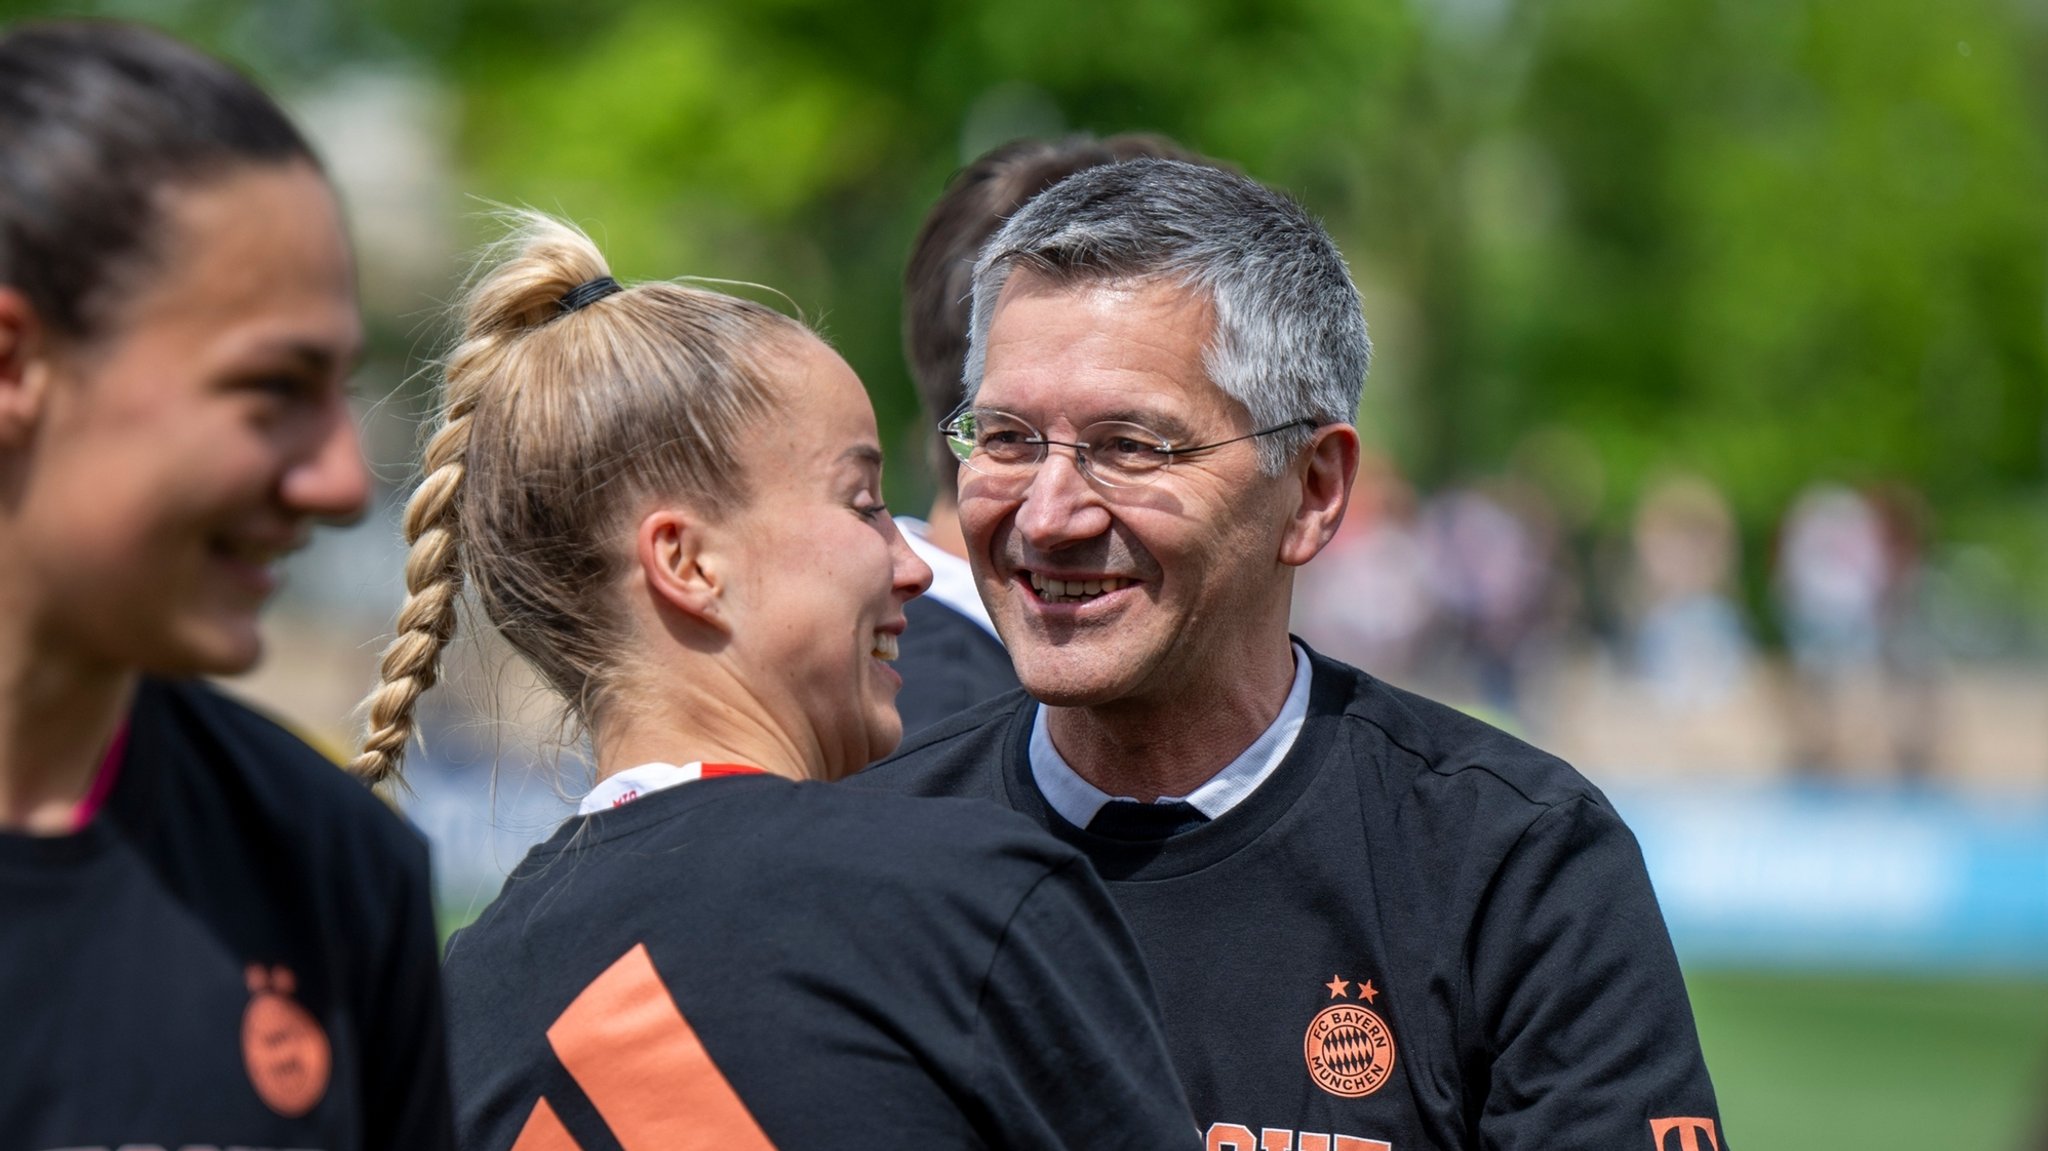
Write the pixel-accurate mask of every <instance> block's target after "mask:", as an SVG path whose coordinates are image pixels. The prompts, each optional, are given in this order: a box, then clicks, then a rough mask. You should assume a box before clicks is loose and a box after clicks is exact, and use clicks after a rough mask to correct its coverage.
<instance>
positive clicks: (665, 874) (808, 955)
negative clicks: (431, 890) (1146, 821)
mask: <svg viewBox="0 0 2048 1151" xmlns="http://www.w3.org/2000/svg"><path fill="white" fill-rule="evenodd" d="M445 974H446V977H447V982H448V993H449V1018H450V1028H451V1030H450V1035H451V1041H452V1044H453V1049H454V1068H455V1097H456V1127H457V1131H458V1133H459V1138H460V1141H461V1143H462V1145H463V1146H464V1147H468V1148H482V1149H490V1151H504V1149H505V1148H508V1147H513V1146H515V1144H516V1145H517V1146H518V1147H520V1148H521V1151H526V1149H528V1148H533V1149H543V1148H545V1149H550V1151H561V1149H567V1148H581V1149H582V1151H601V1149H607V1148H620V1147H623V1148H627V1149H631V1151H638V1149H641V1148H648V1149H653V1148H661V1149H663V1151H691V1149H695V1148H705V1149H710V1148H719V1149H721V1151H735V1149H758V1148H771V1147H772V1148H779V1149H781V1151H811V1149H815V1151H867V1149H875V1151H880V1149H882V1148H905V1147H935V1148H936V1147H943V1148H983V1147H985V1148H1058V1147H1076V1148H1082V1147H1086V1148H1131V1149H1133V1151H1137V1149H1140V1148H1142V1149H1145V1151H1157V1149H1165V1148H1175V1147H1188V1148H1192V1147H1195V1146H1197V1145H1198V1141H1197V1140H1196V1138H1195V1134H1194V1122H1193V1120H1192V1119H1191V1118H1190V1117H1189V1114H1188V1110H1187V1102H1186V1100H1185V1098H1184V1096H1183V1095H1182V1093H1181V1090H1180V1086H1179V1084H1178V1083H1177V1082H1176V1081H1175V1080H1174V1077H1173V1071H1172V1066H1171V1057H1170V1056H1169V1055H1168V1054H1167V1051H1166V1046H1165V1038H1164V1036H1163V1035H1162V1034H1161V1031H1160V1026H1159V1019H1158V1008H1157V1006H1156V1005H1155V1002H1154V999H1153V993H1152V989H1151V986H1150V984H1149V983H1148V982H1147V980H1146V977H1145V972H1144V968H1143V963H1142V961H1141V960H1140V959H1139V957H1138V953H1137V945H1136V944H1135V942H1133V941H1132V939H1131V937H1130V933H1129V929H1128V928H1127V927H1125V926H1124V924H1123V923H1122V921H1121V920H1120V919H1119V918H1118V916H1117V913H1116V909H1115V906H1114V904H1112V903H1111V901H1110V899H1109V894H1108V892H1107V891H1105V890H1104V889H1103V886H1102V882H1101V880H1099V879H1097V878H1096V877H1095V876H1094V874H1093V873H1092V872H1090V871H1089V870H1088V865H1087V863H1086V861H1085V860H1083V859H1082V858H1081V856H1080V854H1079V853H1077V852H1075V851H1073V850H1072V849H1070V848H1067V847H1065V846H1063V845H1061V844H1059V843H1058V842H1056V841H1054V840H1053V839H1052V838H1051V837H1050V836H1047V835H1045V834H1044V833H1043V832H1040V831H1039V830H1037V829H1036V828H1033V827H1031V826H1030V825H1029V824H1028V823H1026V822H1025V821H1024V820H1022V819H1019V818H1017V817H1016V816H1015V815H1012V814H1010V813H1007V812H1002V811H997V810H995V809H994V808H992V807H990V806H989V805H987V804H980V803H930V802H914V801H910V800H906V799H903V798H901V797H899V796H892V795H876V794H872V793H866V792H851V791H848V790H847V789H845V788H844V787H841V786H836V785H826V784H816V783H805V784H797V783H791V782H789V781H786V780H781V779H777V778H774V777H770V776H759V775H757V776H747V777H737V778H724V779H709V780H704V781H701V782H695V783H685V784H682V785H680V786H677V787H674V788H670V789H668V790H664V791H659V792H655V793H653V794H651V795H647V796H645V797H643V798H641V799H638V800H636V801H634V802H632V803H630V804H627V805H626V806H623V807H619V808H615V809H612V810H609V811H604V812H601V813H598V814H595V815H591V816H587V817H577V818H573V819H570V820H569V821H568V822H567V823H565V824H564V825H563V826H562V827H561V828H560V829H559V830H558V831H557V832H556V834H555V835H554V836H553V837H552V838H550V839H549V840H548V841H547V842H546V843H543V844H541V845H540V846H538V847H536V848H535V849H534V850H533V851H532V853H531V854H529V855H528V856H527V858H526V859H525V860H524V861H523V862H521V863H520V865H519V867H518V868H517V869H515V870H514V872H513V873H512V876H511V877H510V878H509V879H508V880H507V881H506V883H505V889H504V891H503V892H502V893H501V894H500V895H499V896H498V898H497V900H496V901H495V902H493V903H492V904H491V906H490V907H488V908H486V909H485V911H484V913H483V914H482V916H480V917H479V918H478V920H477V921H476V923H474V924H473V925H471V926H470V927H467V928H465V929H463V930H462V931H461V932H459V933H457V935H456V936H455V938H454V939H452V940H451V941H450V942H449V948H448V962H447V967H446V971H445Z"/></svg>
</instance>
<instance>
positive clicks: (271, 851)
mask: <svg viewBox="0 0 2048 1151" xmlns="http://www.w3.org/2000/svg"><path fill="white" fill-rule="evenodd" d="M355 286H356V282H355V266H354V260H353V257H352V256H351V254H350V251H349V246H348V242H347V238H346V236H345V235H344V233H343V228H342V222H341V215H340V211H339V207H338V205H337V204H336V202H335V198H334V194H333V192H332V190H331V189H330V188H329V186H328V183H327V178H326V176H325V175H324V174H323V173H322V171H321V169H320V164H319V161H318V160H316V159H315V158H314V155H313V153H312V150H311V149H310V148H309V147H308V146H307V144H306V142H305V141H304V140H303V139H302V138H301V137H300V135H299V133H298V131H297V130H296V129H295V128H294V127H293V126H292V124H291V123H290V122H289V121H288V120H287V119H286V118H285V116H284V115H283V113H282V112H280V111H279V109H278V108H277V106H276V105H275V104H273V103H272V102H271V101H270V99H269V98H268V97H267V96H266V95H264V94H263V92H261V91H260V90H259V89H257V88H256V87H255V86H254V85H253V84H251V83H250V82H249V81H248V80H246V79H245V78H243V77H242V76H241V75H240V74H239V73H237V72H235V71H234V70H232V69H231V68H229V67H227V66H226V65H224V64H222V63H220V62H219V61H216V60H214V59H212V58H210V57H208V56H205V55H202V54H200V53H199V52H197V51H194V50H193V49H191V48H188V47H186V46H185V45H183V44H180V43H178V42H177V41H175V40H172V39H170V38H168V37H166V36H164V35H162V34H160V33H156V32H153V31H149V30H146V29H142V28H137V27H132V26H128V25H123V24H116V23H91V22H74V23H51V24H29V25H23V26H19V27H16V28H13V29H10V30H8V31H7V32H6V33H5V34H4V35H0V924H4V928H0V1018H4V1019H5V1020H6V1024H5V1032H6V1041H5V1042H4V1044H0V1132H5V1135H4V1141H5V1143H6V1144H7V1145H8V1146H10V1147H24V1148H45V1147H85V1146H114V1145H121V1146H142V1145H157V1144H161V1145H164V1146H187V1145H191V1146H198V1145H208V1146H223V1147H225V1146H230V1145H232V1146H237V1147H240V1146H262V1147H307V1146H318V1147H326V1148H336V1149H342V1148H360V1149H365V1151H368V1149H372V1148H376V1149H381V1148H434V1147H446V1146H448V1145H449V1136H450V1132H449V1126H448V1090H447V1070H446V1066H445V1063H444V1051H445V1048H444V1045H443V1037H442V1010H441V994H440V979H439V973H438V971H437V966H436V958H437V948H436V940H435V936H434V922H433V914H432V906H431V903H430V893H429V890H428V881H427V853H426V850H425V847H424V845H423V844H422V843H421V842H420V840H419V837H418V836H416V835H415V834H413V833H412V832H411V831H410V830H409V829H408V828H406V827H405V826H404V825H403V824H402V823H401V822H400V821H399V820H398V819H397V818H396V817H395V816H394V815H393V814H392V813H391V812H390V811H388V810H386V809H385V808H384V807H383V805H382V804H380V803H378V802H377V800H376V799H375V798H373V797H372V796H371V795H370V794H369V793H368V792H367V791H365V790H364V789H363V788H362V787H360V786H359V785H357V784H356V783H355V782H354V781H353V780H351V779H349V778H348V777H347V776H346V775H344V774H343V773H342V772H341V771H340V770H339V769H338V768H337V767H336V766H335V765H334V764H332V763H330V762H329V761H327V760H326V759H324V758H322V757H321V756H320V755H319V754H318V753H317V752H315V751H314V750H313V749H311V748H309V747H307V746H306V745H305V744H303V743H301V742H299V741H298V740H297V739H295V738H293V737H292V736H291V735H289V734H287V733H286V732H285V731H284V729H282V728H280V727H279V726H278V725H277V724H275V723H273V722H271V721H270V720H268V719H266V718H264V717H262V716H260V715H258V714H256V713H255V712H253V711H251V710H250V709H248V708H246V707H244V706H242V705H240V704H238V703H236V702H233V701H232V700H230V699H229V698H227V697H226V696H223V695H222V694H220V693H219V692H217V691H215V690H214V689H212V688H211V687H208V686H206V685H205V684H204V683H203V681H202V680H201V679H200V678H199V677H202V676H207V675H227V674H234V673H238V672H242V671H246V670H248V669H249V668H250V667H251V666H253V665H254V664H255V663H256V662H257V660H258V658H259V657H260V656H261V654H262V652H263V647H264V644H263V639H262V636H261V633H260V630H259V626H258V615H259V613H260V611H261V609H262V607H263V604H264V601H265V600H267V599H269V598H270V595H271V593H273V592H274V591H275V590H276V589H277V586H278V574H277V571H276V568H277V565H278V564H279V562H280V561H281V559H282V558H283V556H284V555H285V554H286V553H288V552H291V551H293V550H295V549H296V548H298V547H300V546H302V545H303V544H304V543H305V542H306V540H307V537H308V535H309V533H310V532H311V530H312V528H313V526H314V525H315V524H317V523H319V522H322V521H335V520H349V519H352V518H354V517H355V516H357V515H358V514H360V512H361V511H362V509H363V505H364V502H365V499H366V497H367V495H368V491H369V475H368V473H367V471H366V470H365V468H364V464H363V459H362V456H361V454H360V445H359V443H358V439H357V432H356V427H355V423H354V418H353V415H352V414H351V412H350V410H349V406H348V402H347V395H348V382H349V375H350V372H351V371H352V369H353V367H354V364H355V361H356V358H357V355H358V354H359V351H360V349H361V345H362V338H363V337H362V319H361V316H360V314H359V313H358V310H357V305H356V297H355Z"/></svg>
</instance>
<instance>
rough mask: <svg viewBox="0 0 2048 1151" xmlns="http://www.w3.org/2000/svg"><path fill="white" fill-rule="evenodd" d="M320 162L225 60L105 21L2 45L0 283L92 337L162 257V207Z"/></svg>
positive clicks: (56, 27) (74, 23)
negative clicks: (224, 179) (240, 175)
mask: <svg viewBox="0 0 2048 1151" xmlns="http://www.w3.org/2000/svg"><path fill="white" fill-rule="evenodd" d="M293 160H300V161H305V162H306V163H309V164H313V165H314V166H315V167H316V168H317V167H318V162H317V161H316V160H315V159H314V157H313V151H312V149H311V148H310V147H308V146H307V144H306V141H305V139H304V138H303V137H302V136H300V135H299V131H298V129H296V128H294V127H293V126H292V123H291V121H290V120H288V119H286V118H285V115H284V113H283V112H282V111H281V110H279V108H278V107H277V105H276V104H275V103H273V102H272V101H271V99H270V97H269V96H267V95H265V94H264V93H263V90H262V89H260V88H258V87H257V86H256V85H255V84H254V83H252V82H251V81H249V80H248V79H247V78H246V77H244V76H243V75H242V74H241V73H239V72H237V71H235V70H234V69H233V68H231V67H229V66H228V65H226V64H223V63H221V62H220V61H219V60H216V59H214V58H213V57H211V56H208V55H206V54H205V53H203V52H200V51H198V50H197V49H194V48H191V47H188V46H187V45H185V44H183V43H180V42H179V41H177V40H174V39H172V38H171V37H169V36H167V35H165V34H163V33H161V32H156V31H152V30H150V29H147V28H142V27H138V26H136V25H133V24H124V23H120V22H116V21H107V20H66V21H53V22H47V23H34V24H24V25H21V26H19V27H16V28H13V29H11V30H9V31H8V32H6V33H5V34H4V35H0V284H7V285H10V286H12V287H14V288H15V289H17V290H19V291H20V292H22V293H23V294H24V295H25V296H27V297H28V300H29V303H30V304H32V305H33V306H34V307H35V309H36V314H37V316H38V318H39V319H40V320H41V321H42V323H43V324H44V326H45V327H47V328H48V329H49V330H50V331H51V332H52V333H53V334H55V335H57V336H59V337H63V338H68V339H73V340H85V339H89V338H91V337H93V336H95V335H98V334H100V332H101V329H102V328H103V326H104V325H105V324H106V323H107V322H108V321H109V319H110V317H111V315H112V313H113V312H114V310H115V305H116V304H118V303H119V302H120V301H121V300H122V299H123V298H124V294H125V293H126V292H128V291H131V290H132V289H133V287H134V281H135V279H136V278H137V277H138V276H139V275H140V274H141V273H142V272H143V271H145V270H146V269H147V267H148V266H149V264H150V260H151V257H154V256H158V255H160V254H161V253H160V252H159V251H158V244H159V242H160V238H161V233H162V229H161V228H160V227H158V226H157V225H158V224H159V223H160V216H161V213H162V211H163V206H162V195H163V192H164V191H166V190H167V189H170V188H175V187H185V186H191V185H195V184H200V183H204V182H206V181H208V180H211V179H214V178H217V177H219V176H222V175H225V174H226V173H228V172H230V171H232V170H233V169H235V168H237V167H239V166H241V165H243V164H248V163H284V162H288V161H293Z"/></svg>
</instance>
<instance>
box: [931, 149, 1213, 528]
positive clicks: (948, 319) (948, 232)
mask: <svg viewBox="0 0 2048 1151" xmlns="http://www.w3.org/2000/svg"><path fill="white" fill-rule="evenodd" d="M1144 156H1151V157H1163V158H1168V159H1176V160H1187V161H1190V162H1193V163H1208V162H1209V161H1207V160H1205V159H1203V158H1202V157H1201V156H1198V155H1197V154H1195V153H1193V152H1190V151H1188V150H1187V149H1186V148H1183V147H1181V146H1180V145H1179V144H1177V143H1175V142H1173V141H1172V140H1169V139H1167V138H1166V137H1164V136H1157V135H1152V134H1149V133H1141V132H1128V133H1124V134H1122V135H1117V136H1110V137H1107V138H1105V139H1100V140H1098V139H1096V138H1095V137H1093V136H1088V135H1073V136H1067V137H1064V138H1062V139H1058V140H1038V139H1024V140H1013V141H1011V142H1010V143H1007V144H1003V145H1001V146H999V147H997V148H994V149H992V150H990V151H988V152H986V153H984V154H983V155H982V156H981V157H980V158H979V159H976V160H975V161H974V162H973V163H971V164H969V165H967V166H966V167H965V168H962V169H960V171H958V172H956V173H954V175H953V178H952V180H951V181H949V182H948V183H947V184H946V190H945V192H944V193H942V194H941V195H940V196H939V202H938V203H936V204H934V205H932V210H931V211H930V212H929V213H927V214H926V216H925V218H924V225H923V226H922V227H920V228H919V229H918V232H917V240H916V241H915V242H914V243H913V244H911V246H910V262H909V263H908V264H907V265H905V267H904V269H903V358H904V359H905V360H906V361H907V362H908V363H909V365H910V378H911V382H912V383H913V384H914V385H915V386H916V388H917V402H918V407H919V409H920V410H921V412H922V416H923V421H924V424H925V427H926V429H927V431H928V433H929V434H927V435H926V437H925V439H926V443H927V451H926V455H927V457H928V459H929V463H930V466H931V469H932V478H933V479H934V480H935V481H937V482H938V484H939V485H940V488H941V490H950V489H951V487H952V484H953V477H954V475H955V473H956V472H957V471H958V469H959V463H958V461H956V460H955V459H954V458H953V453H952V452H950V451H947V450H946V446H945V440H944V437H942V436H940V435H939V434H938V433H937V432H936V431H931V430H930V429H931V427H932V425H934V424H936V423H937V422H938V421H939V420H940V419H943V418H944V417H945V416H946V414H947V413H948V412H951V411H952V410H953V409H954V408H957V407H959V406H960V400H961V396H962V392H961V374H962V368H963V366H964V365H965V363H966V360H967V327H968V320H969V310H970V306H971V303H972V298H971V297H972V291H973V285H974V259H975V257H976V255H978V254H979V253H980V252H981V246H982V244H984V243H985V242H987V240H988V238H989V237H990V236H993V235H995V233H996V230H997V229H998V228H1001V227H1002V226H1003V222H1004V221H1005V220H1008V219H1009V218H1010V217H1011V215H1013V214H1014V213H1015V212H1016V211H1017V209H1019V208H1021V207H1023V206H1024V205H1025V203H1026V202H1028V201H1029V200H1030V199H1031V198H1032V197H1033V196H1036V195H1038V194H1039V193H1040V192H1043V191H1045V190H1046V189H1047V188H1050V187H1052V186H1053V185H1054V184H1057V183H1059V182H1060V181H1061V180H1064V179H1066V178H1067V177H1068V176H1071V175H1073V174H1074V173H1076V172H1080V171H1083V170H1085V169H1088V168H1094V167H1098V166H1100V165H1103V164H1115V163H1118V162H1120V161H1124V160H1134V159H1137V158H1139V157H1144Z"/></svg>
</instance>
